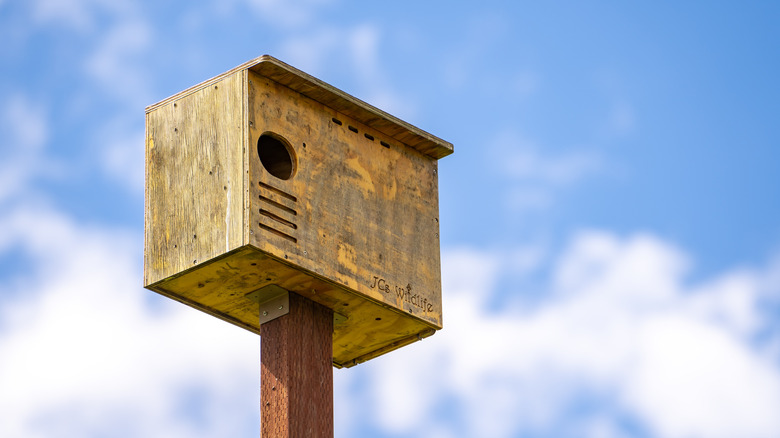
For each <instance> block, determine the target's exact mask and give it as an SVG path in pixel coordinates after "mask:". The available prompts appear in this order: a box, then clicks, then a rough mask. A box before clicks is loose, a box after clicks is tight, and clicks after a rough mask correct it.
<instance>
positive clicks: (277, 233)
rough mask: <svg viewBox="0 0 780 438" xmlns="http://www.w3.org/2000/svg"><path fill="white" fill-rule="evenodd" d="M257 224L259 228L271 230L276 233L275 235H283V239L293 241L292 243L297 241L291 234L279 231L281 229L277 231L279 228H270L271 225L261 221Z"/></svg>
mask: <svg viewBox="0 0 780 438" xmlns="http://www.w3.org/2000/svg"><path fill="white" fill-rule="evenodd" d="M258 225H260V228H261V229H263V230H266V231H268V232H271V233H273V234H276V235H277V236H279V237H283V238H285V239H287V240H289V241H290V242H293V243H298V239H296V238H295V237H293V236H290V235H289V234H285V233H283V232H281V231H279V230H276V229H274V228H271V227H269V226H268V225H265V224H263V223H258Z"/></svg>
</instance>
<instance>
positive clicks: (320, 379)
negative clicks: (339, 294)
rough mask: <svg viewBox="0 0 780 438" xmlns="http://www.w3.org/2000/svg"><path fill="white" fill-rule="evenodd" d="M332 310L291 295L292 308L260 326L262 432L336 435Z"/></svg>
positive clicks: (269, 435)
mask: <svg viewBox="0 0 780 438" xmlns="http://www.w3.org/2000/svg"><path fill="white" fill-rule="evenodd" d="M332 332H333V311H332V310H330V309H328V308H327V307H324V306H322V305H320V304H317V303H315V302H313V301H311V300H308V299H306V298H304V297H301V296H299V295H297V294H294V293H291V294H290V311H289V313H288V314H287V315H284V316H281V317H279V318H277V319H274V320H273V321H270V322H267V323H265V324H263V325H262V326H261V327H260V339H261V347H260V348H261V350H260V355H261V362H262V364H261V374H260V382H261V383H260V403H261V404H260V416H261V429H260V431H261V436H263V437H265V438H297V437H300V438H308V437H311V438H332V437H333V368H332V367H331V357H332V351H331V345H332V339H331V334H332Z"/></svg>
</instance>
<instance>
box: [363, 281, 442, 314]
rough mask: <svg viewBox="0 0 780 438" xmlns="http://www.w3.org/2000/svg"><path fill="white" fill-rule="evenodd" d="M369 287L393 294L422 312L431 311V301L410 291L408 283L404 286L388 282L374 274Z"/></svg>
mask: <svg viewBox="0 0 780 438" xmlns="http://www.w3.org/2000/svg"><path fill="white" fill-rule="evenodd" d="M369 284H370V287H371V289H378V290H380V291H382V292H384V293H385V294H388V295H391V294H395V296H396V298H397V300H398V301H401V302H404V303H408V304H410V305H412V306H414V307H417V308H418V309H420V310H422V311H423V312H426V313H430V312H433V303H429V302H428V298H426V297H423V296H421V295H419V294H417V293H412V285H411V284H410V283H409V284H407V285H406V287H403V286H398V285H393V286H390V284H389V283H388V282H387V280H385V279H384V278H381V277H378V276H376V275H375V276H374V278H373V280H372V281H369Z"/></svg>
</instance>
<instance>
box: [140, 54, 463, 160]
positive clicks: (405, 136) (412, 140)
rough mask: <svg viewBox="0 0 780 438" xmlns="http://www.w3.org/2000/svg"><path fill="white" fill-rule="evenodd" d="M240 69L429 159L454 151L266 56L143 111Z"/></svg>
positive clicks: (429, 135) (427, 135) (428, 136)
mask: <svg viewBox="0 0 780 438" xmlns="http://www.w3.org/2000/svg"><path fill="white" fill-rule="evenodd" d="M241 70H251V71H253V72H254V73H256V74H259V75H261V76H264V77H267V78H268V79H271V80H272V81H274V82H277V83H279V84H281V85H284V86H286V87H288V88H290V89H292V90H294V91H296V92H298V93H300V94H302V95H304V96H307V97H309V98H311V99H313V100H316V101H317V102H320V103H321V104H323V105H325V106H327V107H329V108H331V109H333V110H335V111H338V112H340V113H342V114H345V115H347V116H349V117H351V118H353V119H355V120H357V121H358V122H360V123H363V124H364V125H367V126H369V127H371V128H373V129H376V130H377V131H379V132H381V133H383V134H385V135H387V136H388V137H391V138H393V139H395V140H398V141H400V142H402V143H404V144H405V145H407V146H409V147H411V148H413V149H416V150H417V151H419V152H421V153H423V154H425V155H427V156H429V157H431V158H435V159H440V158H443V157H446V156H447V155H450V154H452V153H453V151H454V148H453V145H452V143H450V142H447V141H444V140H442V139H440V138H439V137H436V136H435V135H433V134H430V133H428V132H426V131H423V130H422V129H420V128H417V127H416V126H413V125H411V124H409V123H407V122H404V121H403V120H401V119H399V118H397V117H395V116H393V115H391V114H388V113H386V112H384V111H382V110H380V109H379V108H376V107H375V106H373V105H370V104H368V103H366V102H364V101H362V100H360V99H358V98H356V97H354V96H352V95H350V94H348V93H345V92H344V91H341V90H339V89H338V88H336V87H334V86H332V85H330V84H328V83H326V82H323V81H321V80H319V79H317V78H315V77H314V76H311V75H309V74H307V73H304V72H303V71H301V70H298V69H297V68H295V67H293V66H291V65H289V64H286V63H284V62H282V61H280V60H278V59H276V58H274V57H273V56H270V55H263V56H260V57H258V58H255V59H252V60H250V61H247V62H245V63H243V64H241V65H239V66H237V67H235V68H233V69H230V70H228V71H226V72H224V73H222V74H220V75H217V76H214V77H213V78H211V79H208V80H206V81H204V82H201V83H199V84H197V85H194V86H192V87H190V88H187V89H186V90H184V91H181V92H179V93H176V94H174V95H173V96H170V97H168V98H166V99H164V100H161V101H159V102H157V103H155V104H152V105H149V106H148V107H146V112H147V113H149V112H150V111H153V110H155V109H156V108H158V107H160V106H163V105H165V104H167V103H170V102H172V101H174V100H177V99H179V98H181V97H184V96H186V95H188V94H191V93H194V92H196V91H198V90H200V89H202V88H204V87H207V86H209V85H211V84H213V83H216V82H219V81H220V80H222V79H224V78H225V77H227V76H230V75H232V74H234V73H236V72H238V71H241Z"/></svg>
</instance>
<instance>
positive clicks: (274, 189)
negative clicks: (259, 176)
mask: <svg viewBox="0 0 780 438" xmlns="http://www.w3.org/2000/svg"><path fill="white" fill-rule="evenodd" d="M258 184H260V187H262V188H264V189H267V190H270V191H272V192H274V193H277V194H279V195H281V196H284V197H285V198H287V199H289V200H290V201H293V202H298V198H296V197H295V196H293V195H291V194H289V193H287V192H285V191H282V190H279V189H277V188H276V187H274V186H270V185H268V184H266V183H264V182H262V181H259V182H258Z"/></svg>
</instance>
